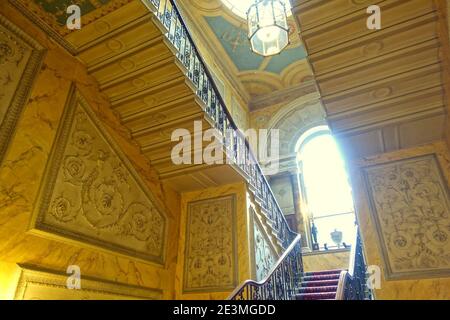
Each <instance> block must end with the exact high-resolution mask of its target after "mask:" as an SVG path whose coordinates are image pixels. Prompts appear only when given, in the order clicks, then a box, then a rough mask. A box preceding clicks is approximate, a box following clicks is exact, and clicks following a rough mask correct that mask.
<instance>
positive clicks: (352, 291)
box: [336, 227, 371, 300]
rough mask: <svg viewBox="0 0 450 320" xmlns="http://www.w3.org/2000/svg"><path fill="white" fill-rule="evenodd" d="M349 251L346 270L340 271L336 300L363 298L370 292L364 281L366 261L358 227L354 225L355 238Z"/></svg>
mask: <svg viewBox="0 0 450 320" xmlns="http://www.w3.org/2000/svg"><path fill="white" fill-rule="evenodd" d="M354 239H355V240H354V242H353V243H354V244H353V245H352V250H351V253H350V264H349V269H348V271H342V272H341V276H340V279H339V284H338V289H337V295H336V299H337V300H365V299H370V298H371V294H370V291H369V290H368V288H367V285H366V282H367V277H366V262H365V258H364V252H363V246H362V242H361V237H360V234H359V231H358V228H357V227H355V238H354Z"/></svg>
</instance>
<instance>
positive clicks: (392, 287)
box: [348, 141, 450, 299]
mask: <svg viewBox="0 0 450 320" xmlns="http://www.w3.org/2000/svg"><path fill="white" fill-rule="evenodd" d="M430 153H435V154H436V155H437V158H438V160H439V163H440V166H441V168H442V171H443V174H444V176H445V178H446V180H447V184H449V182H450V152H449V149H448V148H447V145H446V143H445V142H443V141H442V142H436V143H433V144H429V145H424V146H421V147H417V148H413V149H407V150H401V151H396V152H391V153H386V154H382V155H379V156H374V157H369V158H365V159H359V160H350V161H348V166H349V172H350V176H351V180H352V187H353V192H354V200H355V206H356V211H357V216H358V220H359V226H360V230H361V235H362V238H363V242H364V246H365V248H364V249H365V254H366V258H367V262H368V264H369V265H377V266H380V268H381V270H382V282H381V288H380V289H379V290H376V291H375V296H376V298H377V299H450V278H426V279H425V278H420V277H418V278H416V279H412V280H386V279H385V272H384V264H383V260H382V254H381V248H380V243H379V240H378V237H377V231H376V228H375V225H374V221H373V218H372V217H373V216H372V215H371V214H370V211H369V210H370V209H369V203H368V199H367V195H366V191H365V189H366V188H365V183H364V181H363V177H362V172H361V171H362V170H361V168H362V167H365V166H368V165H374V164H380V163H389V162H391V161H396V160H402V159H408V158H412V157H417V156H421V155H426V154H430Z"/></svg>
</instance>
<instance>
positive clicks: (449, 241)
mask: <svg viewBox="0 0 450 320" xmlns="http://www.w3.org/2000/svg"><path fill="white" fill-rule="evenodd" d="M364 175H365V180H366V184H367V188H368V196H369V200H370V203H371V210H372V212H373V217H374V221H375V225H376V228H377V232H378V235H379V238H380V242H381V249H382V253H383V258H384V262H385V265H386V276H387V278H388V279H389V278H413V277H421V278H424V277H427V276H430V277H432V276H442V275H447V276H448V274H450V268H449V265H450V229H449V226H450V204H449V196H448V186H447V183H446V181H445V179H444V178H443V176H442V174H441V171H440V168H439V165H438V161H437V159H436V157H435V156H434V155H427V156H421V157H417V158H411V159H407V160H401V161H396V162H390V163H386V164H380V165H375V166H371V167H367V168H364Z"/></svg>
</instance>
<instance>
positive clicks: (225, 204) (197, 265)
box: [183, 195, 238, 292]
mask: <svg viewBox="0 0 450 320" xmlns="http://www.w3.org/2000/svg"><path fill="white" fill-rule="evenodd" d="M236 227H237V226H236V204H235V196H234V195H229V196H225V197H221V198H214V199H207V200H201V201H196V202H191V203H189V204H188V208H187V225H186V250H185V261H184V276H183V278H184V284H183V291H184V292H193V291H197V292H199V291H200V292H219V291H227V290H231V289H234V288H235V287H236V286H237V279H238V278H237V271H238V270H237V250H236Z"/></svg>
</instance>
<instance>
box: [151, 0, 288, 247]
mask: <svg viewBox="0 0 450 320" xmlns="http://www.w3.org/2000/svg"><path fill="white" fill-rule="evenodd" d="M143 1H144V3H145V2H147V3H151V6H148V7H149V8H151V7H152V6H153V7H154V8H156V11H155V12H154V14H155V15H156V16H157V18H158V19H159V21H160V22H161V23H162V24H163V25H164V26H165V28H166V29H167V34H166V36H167V38H168V39H169V41H170V42H171V43H172V44H173V46H174V47H175V48H176V49H177V51H178V53H177V57H178V59H179V60H180V61H181V63H182V64H183V65H184V66H185V67H186V70H187V77H188V78H189V79H190V80H191V81H192V82H193V84H194V85H195V87H196V89H197V95H198V97H199V98H200V99H201V100H202V101H203V102H204V104H205V106H206V107H205V112H206V114H207V115H208V116H209V117H210V118H211V119H212V120H213V121H214V125H215V128H216V129H217V130H218V131H219V132H220V133H222V136H223V137H224V141H223V142H224V145H225V148H226V153H227V156H228V157H229V158H230V159H231V160H232V161H233V162H234V163H235V164H236V165H237V166H238V167H239V168H240V169H241V170H242V171H243V172H244V173H245V174H246V175H247V177H248V182H249V184H250V185H251V186H252V187H253V189H254V190H255V191H254V192H255V196H256V197H257V198H258V200H259V202H260V203H261V206H262V208H263V211H264V212H265V213H266V214H267V216H268V218H269V219H270V220H271V225H272V227H273V228H274V230H275V232H276V233H277V236H278V238H279V239H280V240H281V241H282V244H283V247H284V248H285V249H286V248H287V247H288V246H289V244H290V243H291V242H292V241H293V239H294V237H295V236H296V234H295V233H293V232H292V231H290V229H289V225H288V224H287V222H286V219H285V217H284V215H283V212H282V211H281V209H280V207H279V205H278V203H277V201H276V199H275V196H274V194H273V193H272V190H271V189H270V186H269V183H268V182H267V180H266V178H265V176H264V174H263V171H262V169H261V167H260V165H259V164H258V161H257V159H256V157H255V156H254V154H253V153H252V151H251V149H250V145H249V143H248V140H247V139H246V137H245V136H244V134H243V133H242V132H241V131H240V130H239V129H238V127H237V126H236V124H235V122H234V121H233V118H232V117H231V115H230V113H229V112H228V109H227V108H226V106H225V102H224V99H223V98H222V96H221V95H220V92H219V90H218V89H217V86H216V84H215V83H214V80H213V77H212V76H211V73H210V72H209V70H208V68H207V66H206V63H205V62H204V60H203V58H202V56H201V55H200V52H199V51H198V49H197V47H196V45H195V43H194V41H193V39H192V36H191V33H190V32H189V29H188V28H187V26H186V24H185V23H184V20H183V18H182V16H181V14H180V12H179V10H178V8H177V5H176V3H175V1H174V0H143ZM230 134H231V138H230V137H229V135H230ZM226 137H228V138H227V139H226Z"/></svg>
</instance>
